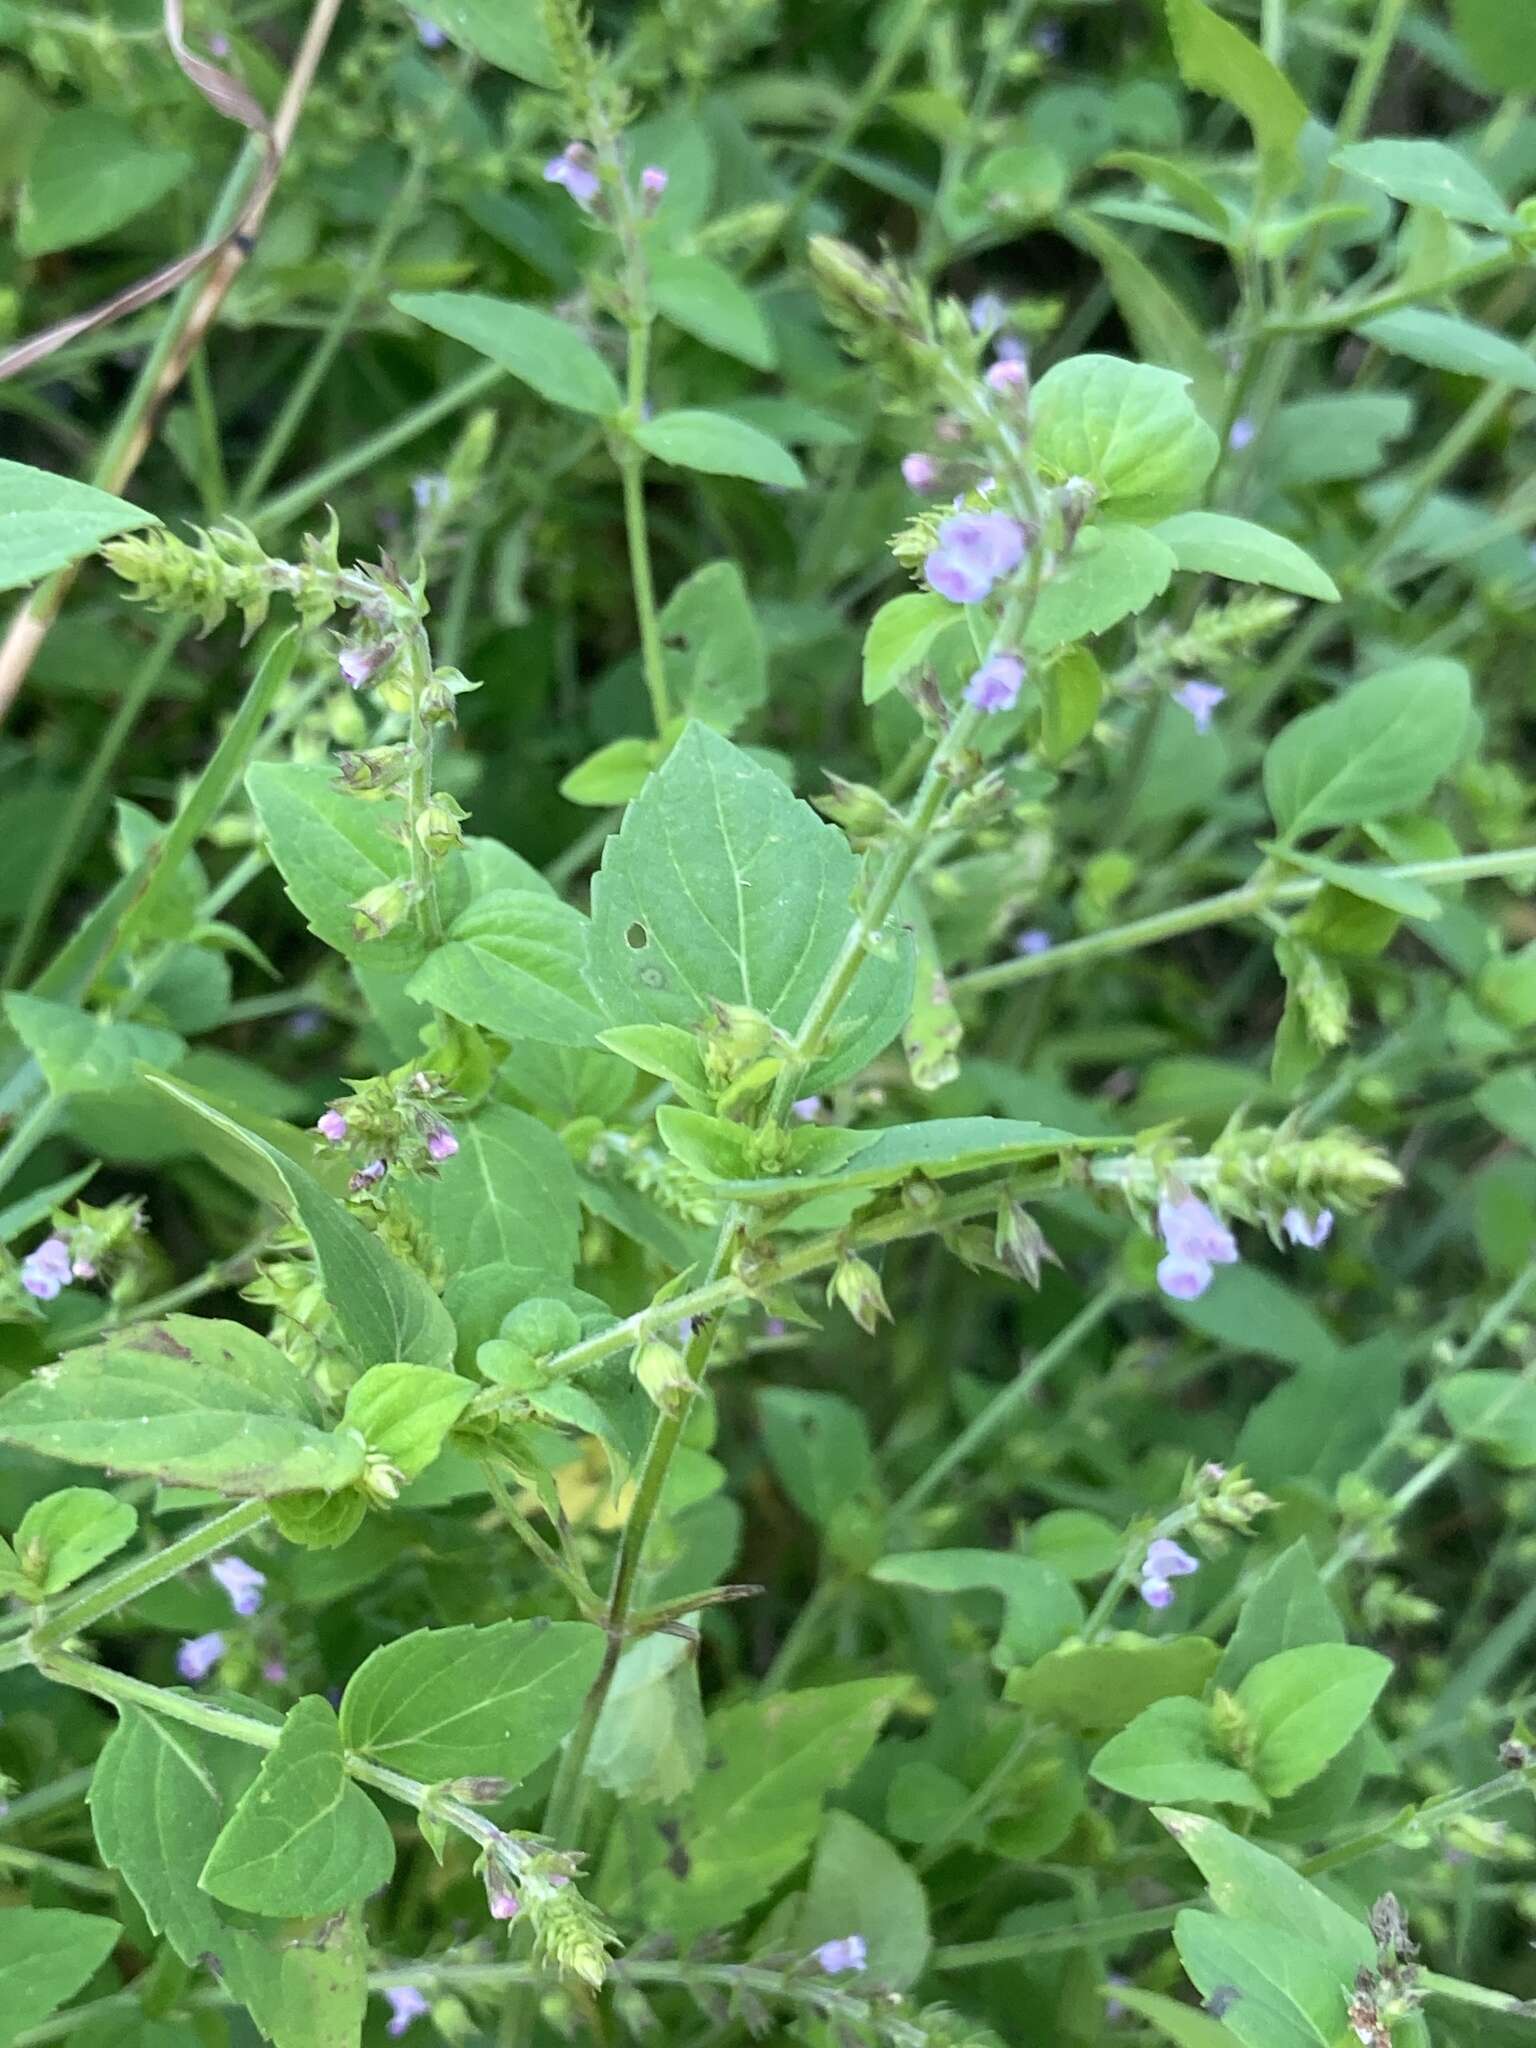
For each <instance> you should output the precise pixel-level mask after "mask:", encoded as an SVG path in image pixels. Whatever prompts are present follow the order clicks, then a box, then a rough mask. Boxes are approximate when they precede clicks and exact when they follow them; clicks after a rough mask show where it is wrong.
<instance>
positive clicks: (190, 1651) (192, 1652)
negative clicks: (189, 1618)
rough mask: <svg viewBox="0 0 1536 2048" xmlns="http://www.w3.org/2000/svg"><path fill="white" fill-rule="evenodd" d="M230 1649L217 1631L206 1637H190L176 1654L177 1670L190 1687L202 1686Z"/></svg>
mask: <svg viewBox="0 0 1536 2048" xmlns="http://www.w3.org/2000/svg"><path fill="white" fill-rule="evenodd" d="M228 1648H229V1645H228V1643H226V1642H225V1640H224V1638H223V1637H222V1636H221V1635H220V1634H219V1632H218V1630H217V1629H211V1630H210V1631H209V1632H208V1634H207V1635H205V1636H189V1637H188V1638H187V1640H186V1641H185V1642H184V1643H183V1644H182V1646H181V1648H180V1649H179V1650H178V1651H177V1652H176V1669H177V1670H178V1671H179V1672H180V1673H181V1675H182V1677H183V1678H184V1679H185V1680H186V1681H187V1683H188V1685H201V1684H202V1682H203V1680H204V1679H205V1678H206V1677H207V1676H208V1674H209V1672H210V1671H212V1670H213V1668H214V1666H215V1665H216V1664H217V1663H218V1661H219V1659H220V1658H221V1657H222V1656H223V1655H224V1653H225V1651H226V1650H227V1649H228Z"/></svg>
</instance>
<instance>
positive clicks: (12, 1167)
mask: <svg viewBox="0 0 1536 2048" xmlns="http://www.w3.org/2000/svg"><path fill="white" fill-rule="evenodd" d="M64 1100H65V1098H63V1097H60V1096H56V1095H45V1096H43V1097H42V1098H41V1100H39V1101H37V1102H34V1103H32V1105H31V1106H30V1107H29V1108H28V1109H27V1110H26V1111H25V1112H24V1114H23V1115H22V1117H21V1120H20V1122H19V1123H18V1124H17V1125H16V1128H15V1129H14V1130H13V1131H12V1132H11V1134H10V1136H9V1137H8V1138H7V1139H6V1141H5V1144H4V1146H3V1147H0V1188H3V1187H4V1186H5V1185H6V1183H7V1182H8V1181H9V1180H10V1178H11V1176H12V1175H13V1174H14V1173H17V1172H19V1171H20V1169H21V1168H22V1167H23V1166H24V1165H25V1164H26V1162H27V1161H28V1160H29V1159H30V1158H31V1157H32V1154H33V1153H34V1152H35V1151H36V1150H37V1148H38V1146H39V1145H41V1144H42V1142H43V1140H44V1139H45V1138H46V1137H47V1136H48V1134H49V1133H50V1131H52V1129H53V1127H54V1125H55V1124H56V1123H57V1122H58V1120H59V1116H60V1113H61V1112H62V1110H63V1108H64Z"/></svg>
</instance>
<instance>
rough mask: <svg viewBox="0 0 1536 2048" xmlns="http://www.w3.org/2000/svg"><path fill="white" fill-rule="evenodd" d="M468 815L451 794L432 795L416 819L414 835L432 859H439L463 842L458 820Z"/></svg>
mask: <svg viewBox="0 0 1536 2048" xmlns="http://www.w3.org/2000/svg"><path fill="white" fill-rule="evenodd" d="M468 815H469V814H468V812H467V811H465V809H464V807H463V805H462V804H458V803H456V802H455V801H454V799H453V798H452V797H451V796H440V795H434V796H433V797H432V798H431V800H430V801H429V802H428V803H427V804H426V805H425V806H424V807H423V809H422V811H421V814H420V815H419V817H418V818H417V820H416V837H417V839H418V840H419V841H420V843H421V844H422V845H423V846H424V847H425V848H426V850H427V852H428V853H430V854H431V856H432V858H433V859H434V860H441V859H442V858H443V857H444V855H445V854H449V853H452V852H453V851H454V849H455V848H456V847H460V846H462V845H463V844H464V834H463V833H462V832H461V831H460V830H459V820H460V819H461V818H464V817H467V816H468Z"/></svg>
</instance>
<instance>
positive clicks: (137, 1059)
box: [5, 990, 187, 1096]
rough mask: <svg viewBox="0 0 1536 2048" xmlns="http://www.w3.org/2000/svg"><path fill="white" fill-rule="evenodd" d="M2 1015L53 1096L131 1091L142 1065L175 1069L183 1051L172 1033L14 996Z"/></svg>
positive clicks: (183, 1043)
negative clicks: (121, 1090)
mask: <svg viewBox="0 0 1536 2048" xmlns="http://www.w3.org/2000/svg"><path fill="white" fill-rule="evenodd" d="M5 1014H6V1017H7V1018H8V1019H9V1021H10V1024H11V1028H12V1029H13V1030H14V1031H15V1033H16V1036H17V1037H18V1038H19V1039H20V1040H21V1042H22V1044H23V1045H24V1046H25V1047H26V1048H27V1051H28V1052H29V1053H31V1055H32V1057H33V1058H34V1059H35V1060H36V1061H37V1064H38V1065H39V1066H40V1067H41V1068H42V1070H43V1078H44V1079H45V1080H46V1081H47V1083H48V1088H49V1092H50V1093H51V1094H53V1095H56V1096H58V1095H109V1094H111V1093H112V1092H113V1090H115V1089H118V1088H127V1087H130V1086H131V1085H132V1084H133V1082H134V1081H135V1080H136V1079H137V1078H138V1071H139V1067H140V1065H141V1063H142V1064H143V1065H146V1066H160V1067H164V1066H175V1064H176V1062H177V1061H178V1060H179V1059H180V1058H181V1057H182V1055H183V1054H184V1053H185V1052H186V1049H187V1047H186V1041H185V1040H184V1039H180V1038H178V1037H177V1036H176V1034H175V1032H174V1031H161V1030H159V1029H158V1028H157V1027H156V1026H155V1025H153V1024H134V1023H131V1022H129V1021H126V1020H124V1021H122V1022H119V1021H118V1020H117V1019H116V1018H114V1017H98V1016H97V1015H96V1014H95V1013H94V1012H92V1011H89V1010H76V1009H73V1008H71V1006H70V1005H69V1004H68V1003H50V1002H45V1001H44V999H43V998H42V997H41V996H26V995H22V994H21V993H20V991H19V990H13V991H12V992H11V994H9V995H8V996H7V997H6V999H5Z"/></svg>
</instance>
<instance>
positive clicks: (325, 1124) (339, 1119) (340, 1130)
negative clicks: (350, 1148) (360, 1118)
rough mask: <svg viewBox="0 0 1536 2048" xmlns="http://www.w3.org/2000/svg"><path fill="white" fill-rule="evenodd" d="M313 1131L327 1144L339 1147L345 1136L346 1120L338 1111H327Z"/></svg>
mask: <svg viewBox="0 0 1536 2048" xmlns="http://www.w3.org/2000/svg"><path fill="white" fill-rule="evenodd" d="M315 1129H316V1130H317V1131H318V1132H319V1133H320V1135H321V1137H322V1138H324V1139H325V1140H326V1141H327V1143H328V1144H332V1145H339V1144H340V1143H341V1141H342V1139H343V1138H344V1137H345V1136H346V1135H347V1120H346V1118H345V1117H344V1116H343V1115H342V1113H341V1111H340V1110H339V1109H328V1110H327V1111H326V1112H325V1114H324V1116H322V1117H321V1118H320V1120H319V1122H318V1123H317V1124H316V1125H315Z"/></svg>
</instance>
